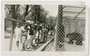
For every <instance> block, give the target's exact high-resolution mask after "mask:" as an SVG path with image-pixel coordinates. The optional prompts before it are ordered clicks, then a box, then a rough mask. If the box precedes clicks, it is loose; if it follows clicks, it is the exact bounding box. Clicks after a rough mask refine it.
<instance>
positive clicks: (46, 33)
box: [14, 23, 54, 50]
mask: <svg viewBox="0 0 90 56" xmlns="http://www.w3.org/2000/svg"><path fill="white" fill-rule="evenodd" d="M53 32H54V27H52V26H50V25H47V24H42V25H40V24H39V25H38V24H21V23H17V26H16V27H15V30H14V34H15V36H14V38H15V49H16V50H19V49H20V50H26V49H33V47H36V46H38V45H39V44H41V43H45V42H47V39H48V38H51V35H52V33H53Z"/></svg>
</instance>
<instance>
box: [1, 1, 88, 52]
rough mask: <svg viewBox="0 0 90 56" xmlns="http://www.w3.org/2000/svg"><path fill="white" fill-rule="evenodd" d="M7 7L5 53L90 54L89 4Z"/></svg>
mask: <svg viewBox="0 0 90 56" xmlns="http://www.w3.org/2000/svg"><path fill="white" fill-rule="evenodd" d="M43 3H44V2H43ZM75 4H76V3H75ZM77 4H78V3H77ZM3 6H4V7H2V8H3V9H4V10H2V11H4V12H3V14H4V15H3V16H4V17H3V18H2V19H3V22H4V24H3V27H4V29H3V30H4V32H3V33H4V34H3V37H2V38H3V40H2V41H3V43H2V42H1V43H2V44H3V45H2V46H1V48H2V50H4V51H11V52H35V51H37V52H48V53H50V52H85V51H87V50H86V48H87V46H86V45H87V44H88V43H87V44H86V42H88V41H87V40H86V38H87V39H88V36H86V35H87V34H86V33H87V32H86V31H87V30H88V29H87V28H86V26H87V24H86V22H87V20H86V19H88V18H86V11H87V8H86V7H87V6H86V5H83V4H81V5H70V4H68V5H67V4H65V5H64V4H55V5H54V4H49V2H48V4H34V3H33V4H31V3H30V4H29V2H28V4H24V2H23V4H21V3H20V4H18V3H16V4H15V3H14V4H9V2H7V3H6V4H4V5H3ZM86 29H87V30H86ZM85 47H86V48H85ZM74 54H75V53H74Z"/></svg>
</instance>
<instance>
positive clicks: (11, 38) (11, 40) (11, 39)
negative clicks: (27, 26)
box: [9, 21, 14, 51]
mask: <svg viewBox="0 0 90 56" xmlns="http://www.w3.org/2000/svg"><path fill="white" fill-rule="evenodd" d="M13 32H14V31H13V21H12V31H11V37H10V48H9V49H10V51H11V50H12V42H13Z"/></svg>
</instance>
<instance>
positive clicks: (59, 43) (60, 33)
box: [55, 5, 65, 51]
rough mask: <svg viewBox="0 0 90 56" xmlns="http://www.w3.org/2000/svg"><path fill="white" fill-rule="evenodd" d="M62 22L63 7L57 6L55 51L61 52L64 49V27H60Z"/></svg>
mask: <svg viewBox="0 0 90 56" xmlns="http://www.w3.org/2000/svg"><path fill="white" fill-rule="evenodd" d="M62 20H63V6H62V5H59V6H58V20H57V31H56V40H55V42H56V44H55V45H56V48H55V49H56V51H63V50H64V49H63V48H64V35H65V33H64V26H63V25H62Z"/></svg>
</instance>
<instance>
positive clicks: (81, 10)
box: [74, 7, 85, 19]
mask: <svg viewBox="0 0 90 56" xmlns="http://www.w3.org/2000/svg"><path fill="white" fill-rule="evenodd" d="M84 10H85V7H84V8H83V9H82V10H81V12H79V13H78V14H77V15H76V16H75V17H74V19H75V18H76V17H77V16H78V15H79V14H81V13H82V12H83V11H84Z"/></svg>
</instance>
